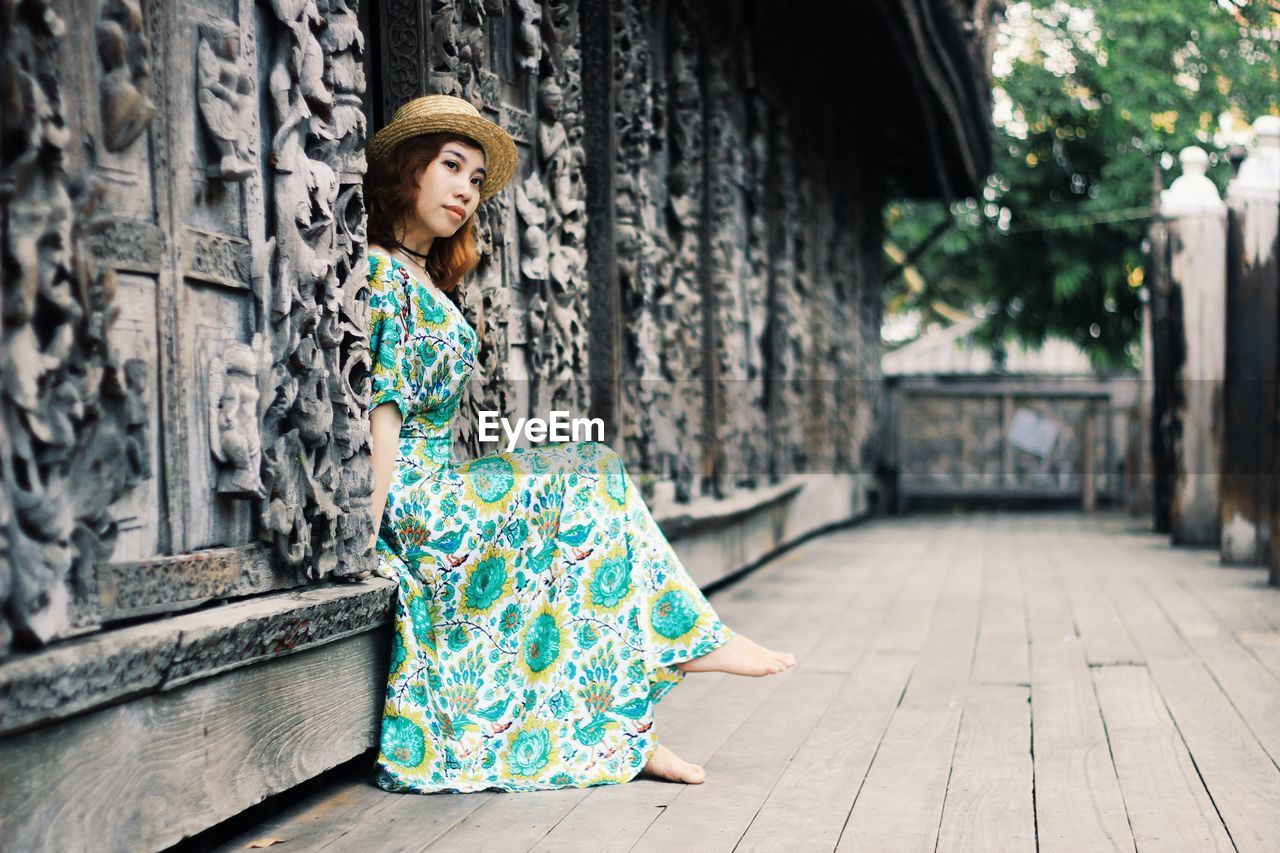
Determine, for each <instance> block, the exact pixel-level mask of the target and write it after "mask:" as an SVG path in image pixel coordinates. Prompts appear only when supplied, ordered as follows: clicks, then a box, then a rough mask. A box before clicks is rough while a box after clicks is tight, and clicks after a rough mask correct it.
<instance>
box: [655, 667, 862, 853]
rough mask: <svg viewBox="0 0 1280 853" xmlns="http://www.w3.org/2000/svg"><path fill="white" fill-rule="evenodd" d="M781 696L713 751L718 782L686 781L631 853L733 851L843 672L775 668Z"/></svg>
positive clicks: (841, 680)
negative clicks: (783, 698) (778, 672)
mask: <svg viewBox="0 0 1280 853" xmlns="http://www.w3.org/2000/svg"><path fill="white" fill-rule="evenodd" d="M777 678H778V679H779V680H782V679H786V680H787V681H786V683H784V684H780V685H779V693H780V694H781V693H785V695H786V698H787V701H785V702H767V703H765V704H763V705H761V707H760V708H758V709H757V710H756V712H755V713H754V714H753V715H752V716H751V718H750V719H749V720H747V722H746V723H745V724H744V725H743V726H742V727H741V728H739V729H738V731H736V732H734V735H733V737H731V738H730V739H729V740H728V741H726V742H725V744H724V745H723V746H722V747H721V748H720V749H719V750H717V751H716V754H715V756H714V758H713V759H712V761H711V762H709V766H708V772H709V773H710V772H711V771H712V770H714V772H715V773H716V777H717V780H718V781H717V784H714V785H710V784H707V785H693V786H690V787H688V788H687V789H686V790H685V791H684V792H683V793H682V794H681V795H680V797H679V798H678V799H676V800H674V801H673V802H672V803H671V805H670V806H668V807H667V808H666V810H664V811H663V813H662V815H661V817H659V818H658V819H657V820H656V821H654V822H653V823H652V824H651V825H650V826H649V827H648V829H647V831H646V832H645V833H644V835H643V836H641V838H640V840H639V841H638V842H637V843H636V845H635V846H634V847H633V848H632V849H633V850H634V851H636V853H655V851H656V853H685V851H687V853H703V851H707V853H712V852H713V851H726V853H727V851H732V850H733V849H734V847H735V846H736V845H737V843H738V840H739V839H740V838H742V836H743V834H744V833H745V832H746V831H747V827H748V826H750V824H751V820H752V818H753V817H754V816H755V814H756V812H757V811H758V810H759V808H760V805H761V804H762V803H763V802H764V800H765V798H766V797H767V796H768V795H769V792H770V791H771V790H772V789H773V786H774V783H775V782H776V781H777V779H778V777H779V776H781V775H782V772H783V770H784V769H785V768H786V766H787V763H788V762H789V761H790V760H791V757H792V756H793V755H794V754H795V752H796V750H797V749H798V748H799V747H800V745H801V744H802V743H803V742H804V740H805V739H806V738H807V737H808V736H809V733H810V732H811V731H812V729H813V727H814V725H815V724H816V723H817V722H818V720H819V719H820V718H821V717H822V715H823V714H824V713H825V712H826V710H827V708H828V707H829V706H830V704H831V701H832V699H833V698H835V696H836V694H837V692H838V691H839V689H840V687H841V686H842V684H843V683H844V682H845V681H846V680H847V679H848V676H847V675H846V674H844V673H835V672H804V671H796V670H792V671H790V672H787V673H785V674H783V675H779V676H777Z"/></svg>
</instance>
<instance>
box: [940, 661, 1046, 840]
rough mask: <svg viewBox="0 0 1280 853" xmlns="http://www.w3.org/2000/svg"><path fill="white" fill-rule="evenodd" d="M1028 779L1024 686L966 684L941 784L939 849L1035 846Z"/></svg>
mask: <svg viewBox="0 0 1280 853" xmlns="http://www.w3.org/2000/svg"><path fill="white" fill-rule="evenodd" d="M1032 780H1033V768H1032V766H1031V693H1030V690H1029V689H1028V688H1027V687H1021V686H1017V685H998V684H982V685H973V686H971V687H970V688H969V690H968V692H967V693H966V695H965V703H964V714H963V716H962V718H961V720H960V736H959V740H958V741H957V742H956V753H955V758H954V759H953V761H952V768H951V779H950V780H949V781H948V783H947V798H946V803H945V804H944V806H943V811H942V826H941V829H940V830H939V833H938V848H937V849H938V850H939V851H940V853H942V851H974V853H988V851H989V853H1002V851H1010V853H1020V851H1029V850H1031V851H1033V850H1035V849H1036V829H1035V814H1034V809H1033V808H1032V799H1031V789H1032Z"/></svg>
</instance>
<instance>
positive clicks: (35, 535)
mask: <svg viewBox="0 0 1280 853" xmlns="http://www.w3.org/2000/svg"><path fill="white" fill-rule="evenodd" d="M103 20H104V21H105V22H106V23H107V24H109V26H106V27H105V29H106V30H107V31H109V33H110V34H111V35H112V36H119V37H120V38H121V39H123V40H125V41H126V42H127V41H128V39H130V38H133V39H136V38H138V37H139V33H140V28H139V27H137V26H136V25H137V23H138V21H137V20H136V18H133V17H131V15H130V9H129V7H128V5H127V4H124V5H122V4H114V5H111V4H109V5H108V6H107V7H106V9H105V10H104V19H103ZM66 26H67V24H66V22H65V21H64V20H63V19H62V18H61V17H59V16H58V15H57V14H56V12H55V11H54V9H53V8H52V7H51V6H50V5H49V4H48V3H46V2H28V3H26V4H24V5H23V6H22V7H21V9H20V8H19V7H18V6H17V5H16V4H14V3H4V4H0V28H3V29H4V31H5V32H6V33H8V34H9V38H7V39H6V41H5V47H4V54H3V55H2V56H0V63H3V76H4V80H5V85H6V86H7V87H8V95H7V100H6V103H7V104H8V105H9V106H8V107H7V108H6V110H5V115H4V136H5V140H6V144H5V146H4V152H3V157H4V159H3V161H0V189H2V190H3V191H2V192H0V198H2V199H3V205H2V208H0V211H2V213H3V218H4V225H3V233H4V235H5V240H4V244H3V246H0V251H2V252H3V255H4V257H3V265H4V268H5V271H6V274H5V276H4V279H3V283H2V284H0V307H2V308H3V326H2V336H0V377H2V379H0V387H3V389H4V392H3V395H0V475H2V481H0V482H2V484H3V489H2V490H0V610H2V614H3V615H2V616H0V654H4V653H7V652H8V651H9V650H10V648H11V647H12V646H13V644H14V643H15V641H17V642H19V643H20V644H21V645H23V646H31V645H37V644H43V643H46V642H48V641H50V640H52V639H54V638H56V637H59V636H63V635H65V634H66V633H68V632H69V631H70V630H71V628H72V625H73V622H74V619H75V610H76V606H77V604H76V598H77V595H78V594H80V593H82V592H83V591H84V590H86V589H91V588H92V587H93V585H94V583H95V580H94V573H95V571H96V569H97V566H98V564H99V563H101V562H102V561H103V560H105V559H106V558H107V557H108V556H109V555H110V554H111V552H112V550H113V548H114V545H115V539H116V537H117V535H118V525H117V523H116V521H115V519H114V518H113V517H112V514H111V511H110V507H111V505H112V504H113V503H114V502H115V501H116V500H118V499H119V498H120V497H121V496H122V495H123V494H124V493H125V492H126V491H127V490H129V489H131V488H133V487H135V486H136V485H137V484H138V483H139V482H140V481H141V480H144V479H147V478H149V477H151V476H152V475H153V471H152V469H151V466H150V463H149V461H148V458H149V454H148V451H147V448H148V445H149V441H150V438H149V437H148V435H147V434H146V422H147V419H146V417H145V412H146V409H147V407H148V405H149V402H150V401H149V400H148V398H149V397H150V396H151V394H150V391H149V383H150V379H151V377H150V373H149V369H148V368H147V366H146V365H145V364H144V363H140V362H139V361H137V360H134V359H128V358H123V357H121V355H120V353H119V352H118V351H117V349H116V348H115V346H114V345H113V344H112V341H111V340H110V339H109V338H108V335H107V332H108V329H109V327H110V325H111V322H112V319H113V316H114V312H115V310H116V309H115V306H114V304H113V301H114V299H115V296H116V288H117V279H116V275H115V273H114V271H112V270H111V269H109V268H104V267H102V266H100V265H99V264H98V262H97V261H96V259H95V258H94V256H93V254H92V253H91V252H90V251H88V250H87V249H86V243H87V240H86V239H85V235H86V233H97V232H99V231H100V226H98V225H97V224H95V222H94V216H95V209H96V208H97V206H98V205H99V203H100V202H101V199H102V192H101V188H100V186H99V185H98V184H97V183H96V182H95V181H92V180H90V181H84V182H76V181H72V180H71V179H70V178H69V176H68V174H67V172H66V168H65V165H66V156H65V155H66V148H67V146H69V145H71V144H72V143H73V140H72V139H70V137H69V135H68V133H67V132H66V125H65V121H64V114H63V111H64V109H65V108H66V107H65V106H64V100H63V99H64V93H63V91H62V89H61V85H60V78H59V74H58V66H57V55H58V54H57V45H58V43H59V39H60V38H61V37H62V36H63V35H64V33H65V28H66ZM102 32H103V30H101V29H100V30H99V34H100V38H103V39H105V40H108V41H109V40H110V39H106V38H105V37H103V36H101V33H102ZM144 70H145V65H144V64H141V63H140V64H137V65H135V66H131V68H130V71H129V72H128V73H129V75H130V77H129V79H130V80H131V81H132V84H133V85H134V86H135V88H136V89H137V91H136V92H135V94H138V95H140V96H141V99H142V100H137V99H135V100H134V101H133V104H134V106H133V107H126V106H124V103H125V100H127V99H123V98H122V99H116V100H110V99H108V100H109V103H108V104H107V106H108V107H109V110H108V112H109V113H110V116H111V117H114V118H118V119H120V121H119V122H117V123H116V124H115V125H114V131H113V135H112V139H113V141H114V142H116V143H123V144H128V143H127V142H124V140H126V139H129V141H132V139H131V138H130V137H132V138H136V136H137V134H138V133H141V132H142V130H143V129H145V127H146V123H147V120H149V118H150V116H149V115H147V110H146V107H145V97H146V96H145V91H144V90H145V86H146V82H145V74H141V72H142V71H144ZM107 73H108V74H111V73H113V72H112V71H111V70H108V72H107ZM135 74H141V76H133V75H135ZM115 79H116V80H117V84H119V85H115V86H114V88H112V87H108V89H111V91H113V92H115V93H117V94H118V93H121V92H124V91H125V90H126V89H127V87H126V86H124V85H123V84H121V83H120V82H119V81H120V78H119V77H117V78H115ZM99 91H100V92H106V91H107V90H106V89H100V90H99ZM112 97H115V96H114V95H113V96H112ZM130 116H131V118H130ZM125 119H128V120H125ZM108 125H109V126H110V125H111V122H110V121H108Z"/></svg>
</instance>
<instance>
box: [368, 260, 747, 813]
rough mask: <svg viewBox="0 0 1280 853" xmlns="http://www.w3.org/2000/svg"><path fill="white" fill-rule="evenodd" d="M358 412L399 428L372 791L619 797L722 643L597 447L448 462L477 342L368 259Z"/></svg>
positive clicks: (613, 458)
mask: <svg viewBox="0 0 1280 853" xmlns="http://www.w3.org/2000/svg"><path fill="white" fill-rule="evenodd" d="M369 289H370V297H369V306H370V317H369V330H370V335H369V338H370V348H371V352H370V373H371V377H372V394H371V397H370V404H369V405H370V409H371V410H372V409H373V408H374V407H376V406H379V405H381V404H383V403H394V404H395V405H396V406H397V408H399V410H400V413H401V415H402V417H403V419H404V422H403V426H402V427H401V432H400V446H399V448H398V457H397V463H396V471H395V474H394V476H393V479H392V483H391V489H390V492H389V494H388V496H387V506H386V510H385V511H384V513H383V523H382V527H381V529H380V530H379V536H378V564H377V570H376V571H377V573H378V575H380V576H381V577H384V578H387V579H388V580H391V581H393V582H395V583H396V584H397V586H398V589H399V592H398V595H397V599H396V618H395V625H394V635H393V637H392V643H391V646H392V650H391V660H390V671H389V673H388V678H387V689H386V700H385V703H384V707H383V717H382V735H381V741H380V748H379V751H378V757H377V762H376V766H375V770H374V781H375V782H376V784H378V785H379V786H380V787H382V788H385V789H386V790H389V791H399V792H411V793H433V792H437V791H480V790H485V789H500V790H507V791H534V790H546V789H552V788H569V787H579V788H581V787H587V786H590V785H604V784H617V783H620V782H626V781H628V780H630V779H632V778H634V777H635V775H636V774H637V773H638V772H639V771H640V769H641V768H642V767H643V766H644V764H645V762H646V761H648V759H649V756H650V755H652V753H653V750H654V748H655V746H656V743H657V741H656V739H655V737H654V735H655V732H654V730H653V705H654V703H656V702H657V701H658V699H660V698H661V697H662V696H663V695H664V694H665V693H666V692H667V691H668V690H670V689H671V688H672V687H673V686H675V684H677V683H678V682H679V681H680V680H681V679H682V677H683V675H684V673H683V672H681V671H680V670H678V669H675V668H674V666H673V665H674V664H676V663H679V662H680V661H686V660H690V659H692V658H694V657H697V656H698V655H702V654H705V653H707V652H709V651H711V650H712V649H715V648H718V647H719V646H721V645H723V644H724V643H725V642H727V641H728V640H729V638H730V637H731V636H733V632H732V631H731V630H730V629H729V628H728V627H727V626H726V625H724V623H722V622H721V621H720V620H719V618H717V616H716V613H715V611H714V610H713V609H712V607H711V605H710V603H709V602H708V601H707V600H706V597H705V596H703V594H702V592H701V591H700V590H699V589H698V587H697V585H696V584H695V583H694V582H693V580H692V579H691V578H690V577H689V575H688V573H687V572H686V571H685V569H684V567H683V566H682V565H681V564H680V561H679V559H678V558H677V557H676V555H675V552H674V551H673V550H672V548H671V545H670V544H669V543H668V542H667V540H666V538H665V537H664V536H663V535H662V531H661V530H660V529H659V528H658V526H657V523H656V522H655V521H654V520H653V516H652V515H651V514H650V512H649V510H648V508H647V507H646V506H645V504H644V502H643V500H642V499H641V498H640V496H639V493H638V492H637V491H636V489H635V486H634V484H633V483H632V482H631V478H630V476H629V475H628V473H627V470H626V466H625V465H624V463H623V461H622V459H621V458H620V457H619V456H618V455H617V454H616V453H615V452H614V451H613V450H612V449H611V448H609V447H608V446H607V445H604V444H600V443H598V442H591V441H586V442H555V443H550V444H545V445H542V446H539V447H536V448H533V449H516V450H513V451H511V452H509V453H507V452H502V453H489V454H486V455H484V456H481V457H480V458H478V459H472V460H468V461H458V460H457V459H455V457H454V449H453V448H454V440H453V425H454V422H455V420H456V418H457V413H458V411H459V402H460V400H461V399H462V395H463V390H464V388H465V387H466V384H467V382H468V381H470V378H471V374H472V373H473V371H474V369H475V362H476V354H477V340H476V334H475V331H474V330H473V329H472V328H471V326H470V325H469V324H468V323H467V321H466V320H465V319H464V318H463V316H462V313H461V312H460V311H459V310H458V309H457V307H456V306H455V305H454V304H453V303H452V301H451V300H450V299H449V298H448V297H447V296H445V295H443V294H441V293H440V292H439V291H438V290H436V289H435V288H434V287H432V286H431V285H430V284H429V283H424V282H422V281H419V280H418V279H416V278H414V277H413V275H411V273H410V271H409V269H408V268H407V267H404V266H402V265H401V264H400V263H399V262H398V261H396V260H395V259H393V258H389V257H387V256H386V255H383V254H382V253H380V252H370V254H369Z"/></svg>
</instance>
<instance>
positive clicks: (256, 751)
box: [0, 632, 390, 850]
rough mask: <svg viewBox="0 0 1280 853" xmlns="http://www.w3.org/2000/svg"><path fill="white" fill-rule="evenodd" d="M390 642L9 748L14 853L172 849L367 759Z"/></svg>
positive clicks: (262, 673) (377, 635) (8, 825)
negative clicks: (286, 792) (355, 759)
mask: <svg viewBox="0 0 1280 853" xmlns="http://www.w3.org/2000/svg"><path fill="white" fill-rule="evenodd" d="M389 636H390V635H389V634H385V633H382V632H366V633H363V634H359V635H357V636H354V637H349V638H347V639H345V640H340V641H338V642H336V643H333V644H330V645H327V646H322V647H321V648H318V649H312V650H310V651H306V652H302V653H300V654H296V655H290V656H289V657H286V658H283V659H281V660H275V661H269V662H267V663H263V664H259V665H257V666H253V667H248V668H246V669H242V670H238V671H236V672H234V673H231V674H229V675H228V676H226V677H224V678H221V679H214V680H208V681H203V682H199V683H196V684H193V685H191V686H189V687H186V688H183V689H181V690H176V691H173V692H171V693H161V694H157V695H154V696H149V697H147V698H145V699H141V700H138V701H134V702H129V703H126V704H123V705H116V706H114V707H111V708H107V709H104V710H101V711H96V712H94V713H91V714H88V715H85V716H82V717H78V718H77V719H75V720H74V721H72V722H70V723H68V724H66V725H65V726H63V727H61V728H60V730H59V736H58V737H57V738H49V737H45V736H44V734H43V733H42V732H40V731H35V732H31V733H28V734H25V735H18V736H16V737H10V738H5V739H4V740H0V765H2V766H3V767H4V768H5V785H4V786H3V787H2V788H0V814H3V815H4V816H5V826H4V833H5V847H6V849H14V850H104V849H108V850H124V849H138V848H144V849H159V848H162V847H166V846H168V845H171V844H173V843H175V842H177V841H179V840H181V839H182V838H183V837H184V836H187V835H190V834H192V833H194V832H198V831H200V830H202V829H205V828H206V827H208V826H211V825H212V824H214V823H217V822H218V821H220V820H223V819H225V818H228V817H230V816H232V815H234V814H236V813H238V812H240V811H242V810H244V809H246V808H248V807H249V806H251V805H254V804H255V803H257V802H259V801H261V800H262V799H263V798H264V797H267V796H270V795H271V794H274V793H278V792H280V791H284V790H286V789H288V788H290V787H292V786H294V785H296V784H298V783H300V782H302V781H304V780H306V779H310V778H311V777H313V776H316V775H317V774H319V773H321V772H323V771H324V770H326V769H328V768H330V767H333V766H335V765H337V764H339V763H341V762H343V761H346V760H348V759H350V758H352V757H354V756H356V755H359V754H361V753H363V752H365V751H366V750H367V749H369V748H370V747H371V746H373V745H374V744H375V743H376V741H377V723H378V719H379V718H378V713H379V708H380V706H381V700H380V696H381V692H382V687H383V678H384V675H383V674H384V672H385V670H386V666H387V664H388V661H389V656H390V640H389ZM287 721H305V724H300V725H287V724H282V723H283V722H287ZM179 756H180V758H179ZM50 768H63V770H64V771H65V772H50ZM161 792H162V793H161Z"/></svg>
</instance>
